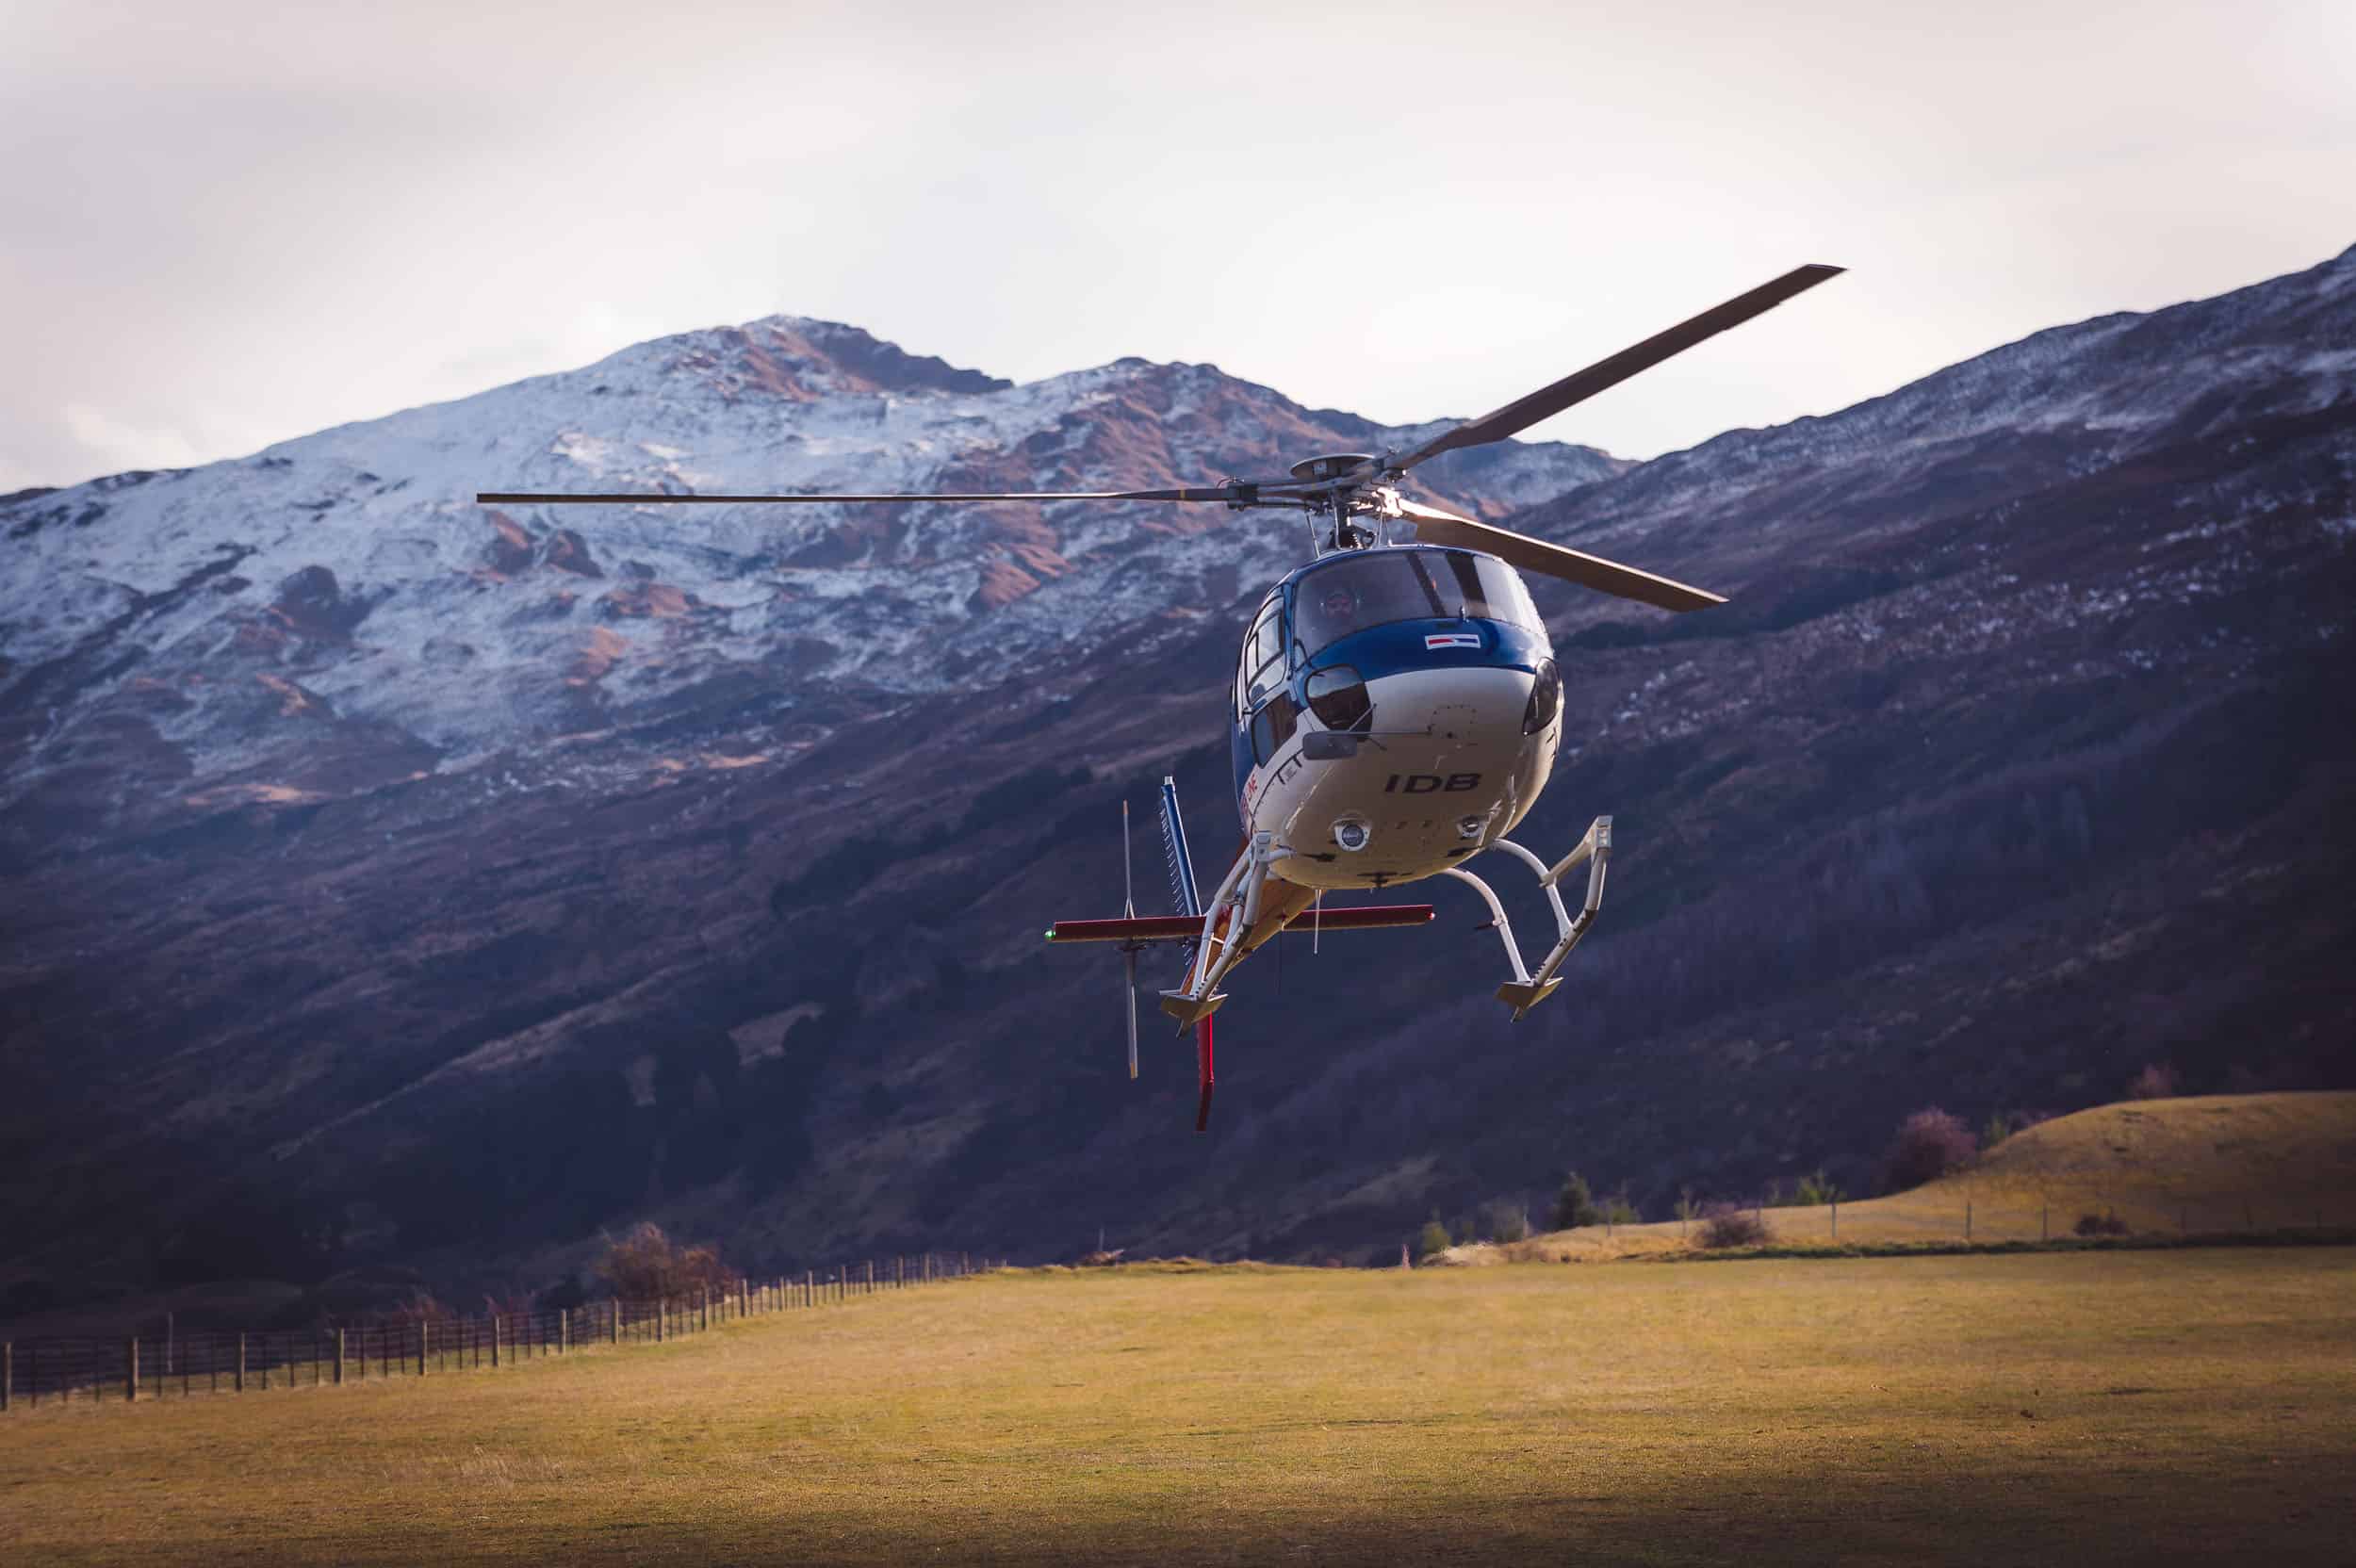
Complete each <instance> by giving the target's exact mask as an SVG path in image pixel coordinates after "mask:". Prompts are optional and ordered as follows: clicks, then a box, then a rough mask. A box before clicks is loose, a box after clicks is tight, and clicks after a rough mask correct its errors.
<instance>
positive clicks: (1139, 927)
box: [1047, 904, 1432, 942]
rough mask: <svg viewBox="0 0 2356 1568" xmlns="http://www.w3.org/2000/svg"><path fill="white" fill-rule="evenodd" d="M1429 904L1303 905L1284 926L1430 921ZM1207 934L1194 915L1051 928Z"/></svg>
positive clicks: (1084, 932) (1113, 935)
mask: <svg viewBox="0 0 2356 1568" xmlns="http://www.w3.org/2000/svg"><path fill="white" fill-rule="evenodd" d="M1431 923H1432V906H1431V905H1429V904H1360V905H1356V906H1353V907H1348V908H1340V909H1326V910H1322V911H1318V910H1311V909H1303V910H1301V913H1299V914H1297V915H1295V916H1294V917H1293V918H1292V921H1291V923H1289V924H1287V925H1286V926H1285V927H1284V929H1285V930H1287V931H1306V930H1308V929H1309V928H1310V926H1311V925H1313V924H1314V925H1316V926H1317V928H1318V929H1319V930H1321V931H1381V930H1386V929H1388V928H1390V927H1392V926H1405V925H1429V924H1431ZM1202 934H1203V922H1202V920H1201V919H1200V918H1198V917H1196V916H1192V915H1140V916H1138V917H1137V919H1135V920H1059V921H1057V922H1056V923H1055V924H1053V925H1051V926H1049V927H1048V928H1047V939H1048V940H1049V941H1051V942H1182V941H1186V940H1187V939H1190V938H1194V937H1199V936H1201V935H1202Z"/></svg>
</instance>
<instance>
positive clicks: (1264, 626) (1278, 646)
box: [1243, 604, 1284, 708]
mask: <svg viewBox="0 0 2356 1568" xmlns="http://www.w3.org/2000/svg"><path fill="white" fill-rule="evenodd" d="M1243 667H1244V677H1245V678H1244V706H1245V707H1246V708H1256V707H1258V706H1259V704H1260V701H1261V699H1262V698H1264V697H1266V696H1267V695H1268V693H1269V692H1270V691H1272V690H1273V689H1275V688H1276V687H1279V686H1282V685H1283V684H1284V607H1283V606H1282V605H1280V604H1271V605H1269V606H1268V608H1267V609H1266V610H1263V611H1262V612H1260V618H1259V620H1257V621H1255V622H1254V623H1252V637H1251V640H1250V641H1249V642H1247V643H1246V644H1245V645H1244V654H1243Z"/></svg>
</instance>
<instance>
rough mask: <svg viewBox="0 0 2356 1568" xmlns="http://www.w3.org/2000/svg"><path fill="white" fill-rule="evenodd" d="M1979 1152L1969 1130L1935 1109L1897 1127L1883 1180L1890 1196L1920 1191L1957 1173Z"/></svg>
mask: <svg viewBox="0 0 2356 1568" xmlns="http://www.w3.org/2000/svg"><path fill="white" fill-rule="evenodd" d="M1978 1148H1979V1140H1978V1139H1976V1138H1974V1137H1973V1136H1972V1129H1971V1128H1969V1127H1966V1126H1965V1125H1964V1124H1963V1122H1962V1121H1961V1120H1960V1119H1957V1118H1955V1117H1953V1116H1950V1115H1949V1114H1948V1113H1947V1112H1945V1111H1942V1110H1940V1109H1939V1107H1938V1106H1936V1105H1934V1106H1932V1107H1930V1108H1929V1109H1928V1110H1922V1111H1917V1112H1915V1113H1914V1114H1913V1115H1912V1116H1910V1117H1908V1118H1906V1120H1904V1121H1902V1122H1900V1123H1899V1124H1898V1135H1897V1137H1896V1138H1894V1139H1893V1140H1891V1142H1890V1153H1889V1155H1888V1156H1887V1157H1886V1158H1885V1159H1884V1160H1883V1162H1882V1180H1883V1182H1884V1184H1886V1185H1887V1186H1888V1187H1889V1188H1890V1191H1892V1192H1904V1191H1905V1190H1906V1188H1908V1187H1919V1186H1921V1185H1922V1184H1923V1183H1925V1182H1932V1181H1937V1180H1938V1179H1939V1177H1941V1176H1944V1175H1946V1174H1947V1172H1949V1171H1951V1170H1960V1169H1961V1168H1963V1167H1964V1165H1965V1164H1966V1163H1967V1162H1968V1161H1970V1159H1971V1158H1972V1154H1973V1153H1974V1152H1976V1151H1977V1150H1978Z"/></svg>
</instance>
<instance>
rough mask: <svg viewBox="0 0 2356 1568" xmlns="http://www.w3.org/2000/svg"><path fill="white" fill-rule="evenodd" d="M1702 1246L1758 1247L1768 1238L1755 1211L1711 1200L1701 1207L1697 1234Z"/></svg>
mask: <svg viewBox="0 0 2356 1568" xmlns="http://www.w3.org/2000/svg"><path fill="white" fill-rule="evenodd" d="M1696 1239H1697V1240H1698V1241H1699V1243H1700V1245H1702V1246H1704V1247H1711V1248H1716V1247H1759V1246H1763V1245H1765V1243H1766V1241H1767V1225H1766V1222H1765V1221H1764V1220H1762V1219H1760V1218H1759V1216H1758V1214H1757V1213H1756V1212H1754V1211H1753V1210H1750V1209H1738V1208H1736V1207H1735V1206H1734V1205H1733V1204H1731V1203H1712V1204H1710V1206H1709V1207H1708V1208H1706V1209H1704V1210H1703V1211H1702V1228H1701V1230H1700V1232H1699V1233H1698V1234H1697V1238H1696Z"/></svg>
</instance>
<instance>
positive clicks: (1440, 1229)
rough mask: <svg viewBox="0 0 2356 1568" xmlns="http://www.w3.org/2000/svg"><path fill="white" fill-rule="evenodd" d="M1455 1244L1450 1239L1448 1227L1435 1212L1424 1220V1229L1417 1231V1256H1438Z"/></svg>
mask: <svg viewBox="0 0 2356 1568" xmlns="http://www.w3.org/2000/svg"><path fill="white" fill-rule="evenodd" d="M1453 1245H1454V1243H1452V1242H1450V1241H1449V1240H1448V1227H1447V1226H1445V1225H1443V1224H1441V1223H1440V1217H1439V1216H1438V1215H1436V1214H1435V1215H1433V1216H1432V1217H1431V1218H1430V1219H1427V1220H1425V1221H1424V1223H1423V1229H1422V1230H1421V1231H1420V1232H1418V1233H1416V1236H1415V1256H1416V1257H1418V1258H1436V1257H1438V1256H1439V1255H1440V1254H1441V1253H1443V1252H1445V1251H1447V1250H1448V1249H1449V1248H1450V1247H1451V1246H1453Z"/></svg>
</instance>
